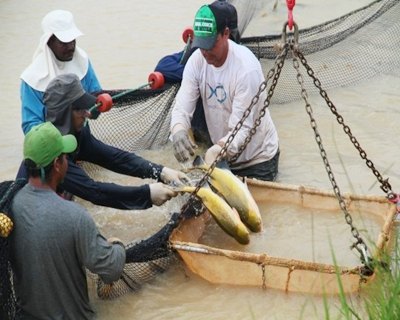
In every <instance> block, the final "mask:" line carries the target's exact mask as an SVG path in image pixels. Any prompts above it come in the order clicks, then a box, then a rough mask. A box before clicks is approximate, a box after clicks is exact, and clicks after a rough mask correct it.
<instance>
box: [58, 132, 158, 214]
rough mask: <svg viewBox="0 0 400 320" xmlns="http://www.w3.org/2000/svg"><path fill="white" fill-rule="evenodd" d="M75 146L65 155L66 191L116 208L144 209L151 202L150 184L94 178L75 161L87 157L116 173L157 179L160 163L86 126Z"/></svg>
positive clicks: (150, 204) (63, 186)
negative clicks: (123, 183) (102, 138)
mask: <svg viewBox="0 0 400 320" xmlns="http://www.w3.org/2000/svg"><path fill="white" fill-rule="evenodd" d="M76 138H77V140H78V149H77V152H75V153H74V154H73V155H71V156H70V157H69V158H68V171H67V174H66V176H65V178H64V181H63V183H62V184H61V187H62V188H63V189H65V190H66V191H68V192H69V193H71V194H73V195H76V196H78V197H80V198H82V199H85V200H87V201H90V202H92V203H94V204H97V205H101V206H106V207H112V208H117V209H127V210H130V209H147V208H150V207H151V206H152V201H151V197H150V187H149V185H148V184H144V185H141V186H121V185H118V184H115V183H108V182H100V181H95V180H93V179H92V178H90V177H89V175H88V174H87V173H86V172H85V171H84V170H83V169H82V168H81V167H80V166H79V165H78V164H76V162H77V161H87V162H90V163H94V164H96V165H99V166H101V167H103V168H106V169H108V170H111V171H113V172H116V173H120V174H125V175H129V176H133V177H138V178H143V179H145V178H152V179H156V180H158V181H159V180H160V174H161V171H162V169H163V166H161V165H158V164H155V163H153V162H150V161H147V160H145V159H143V158H142V157H140V156H138V155H136V154H134V153H132V152H127V151H124V150H121V149H118V148H115V147H113V146H110V145H107V144H105V143H103V142H101V141H99V140H98V139H96V138H95V137H94V136H93V135H92V134H91V132H90V128H89V127H88V126H86V127H84V128H83V129H82V131H81V132H80V134H79V135H76Z"/></svg>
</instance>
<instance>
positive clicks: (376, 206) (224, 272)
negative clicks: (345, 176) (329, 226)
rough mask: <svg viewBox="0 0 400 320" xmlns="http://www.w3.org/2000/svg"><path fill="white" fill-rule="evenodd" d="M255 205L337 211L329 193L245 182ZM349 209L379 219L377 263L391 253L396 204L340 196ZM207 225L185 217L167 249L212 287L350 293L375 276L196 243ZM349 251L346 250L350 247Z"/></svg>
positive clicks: (202, 220)
mask: <svg viewBox="0 0 400 320" xmlns="http://www.w3.org/2000/svg"><path fill="white" fill-rule="evenodd" d="M246 183H247V185H248V187H249V190H250V192H251V194H252V195H253V197H254V199H255V201H256V203H257V204H258V205H260V204H265V203H268V202H274V203H275V202H276V203H281V204H284V205H288V204H294V205H298V206H301V207H304V208H313V209H316V208H318V209H323V210H337V211H339V210H340V207H339V205H338V202H337V199H336V197H335V194H334V193H333V192H329V191H324V190H318V189H314V188H310V187H305V186H295V185H287V184H281V183H276V182H266V181H258V180H254V179H246ZM343 198H344V199H345V201H346V203H347V207H348V208H349V210H350V211H354V210H358V211H360V212H361V214H363V211H367V212H368V214H370V213H373V214H374V215H376V216H377V217H379V218H380V220H381V221H382V226H381V227H382V229H381V231H380V233H379V236H378V238H377V239H376V241H375V243H374V248H373V254H372V256H373V259H374V260H377V261H379V260H380V259H381V258H383V257H384V255H385V254H386V253H387V252H388V250H389V249H390V244H391V240H392V239H393V238H394V237H393V228H392V225H393V219H394V217H395V215H396V214H397V211H396V205H394V204H393V203H391V202H389V201H388V200H387V199H386V198H385V197H383V196H381V197H380V196H367V195H356V194H345V195H343ZM209 221H210V215H209V213H205V214H203V215H202V216H200V217H195V218H191V219H185V220H184V221H183V222H182V223H181V224H180V225H179V227H178V228H176V229H175V230H174V232H173V233H172V235H171V238H170V241H171V246H172V247H173V248H174V249H176V250H177V252H178V253H179V255H180V256H181V258H182V260H183V261H184V264H185V266H186V267H187V269H188V270H189V271H190V272H191V273H193V274H196V275H198V276H200V277H201V278H203V279H205V280H207V281H208V282H211V283H217V284H229V285H242V286H258V287H263V288H273V289H278V290H283V291H285V292H302V293H311V294H317V295H318V294H326V293H327V294H340V293H341V292H344V293H353V292H357V291H359V290H360V289H361V286H362V285H363V284H367V283H369V282H371V281H372V280H373V279H374V278H375V273H373V274H371V275H367V276H366V275H364V274H363V268H364V266H363V265H362V264H361V262H360V265H358V266H337V265H333V264H326V263H318V262H312V261H303V260H296V259H287V258H283V257H274V256H269V255H268V254H267V253H264V252H260V253H248V252H243V251H234V250H226V249H223V248H219V247H211V246H208V245H204V244H200V243H199V242H200V238H201V236H202V234H203V233H204V231H205V229H206V228H207V224H208V222H209ZM349 250H350V249H349Z"/></svg>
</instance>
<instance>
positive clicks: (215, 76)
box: [171, 40, 279, 168]
mask: <svg viewBox="0 0 400 320" xmlns="http://www.w3.org/2000/svg"><path fill="white" fill-rule="evenodd" d="M263 81H264V75H263V72H262V69H261V65H260V63H259V61H258V60H257V58H256V57H255V56H254V54H253V53H252V52H251V51H250V50H249V49H248V48H247V47H245V46H242V45H238V44H236V43H235V42H233V41H231V40H229V51H228V56H227V58H226V60H225V62H224V64H223V65H222V66H221V67H214V66H213V65H210V64H208V63H207V62H206V60H205V59H204V57H203V55H202V54H201V51H200V50H196V51H195V52H194V53H193V54H192V56H191V57H190V58H189V60H188V61H187V63H186V66H185V70H184V72H183V79H182V85H181V88H180V89H179V92H178V94H177V96H176V101H175V104H174V108H173V110H172V117H171V130H172V129H173V128H174V126H175V125H177V124H181V125H182V126H183V127H184V128H185V129H189V128H190V121H191V119H192V116H193V113H194V110H195V107H196V102H197V100H198V98H199V97H201V99H202V101H203V106H204V113H205V118H206V122H207V126H208V130H209V134H210V137H211V140H212V142H213V143H214V144H216V143H224V142H226V141H227V139H228V137H229V136H230V134H231V133H232V131H233V129H234V128H235V126H236V124H237V123H238V122H239V121H240V119H241V118H242V116H243V113H244V111H245V110H246V109H247V108H248V106H249V105H250V104H251V101H252V99H253V98H254V96H255V95H256V94H257V92H258V90H259V87H260V85H261V83H262V82H263ZM265 99H266V92H265V90H264V91H263V92H262V93H261V95H260V99H259V100H258V103H257V104H256V105H255V106H253V110H252V112H251V113H250V115H249V116H248V117H247V119H246V120H245V122H244V123H243V126H242V127H241V129H240V130H239V132H238V133H237V134H236V136H235V139H234V140H233V141H232V143H231V145H230V146H229V148H228V156H233V155H234V154H236V153H237V152H238V150H239V148H240V146H241V145H242V144H243V143H244V141H245V139H246V137H247V136H249V133H250V132H249V131H250V130H251V128H252V127H253V123H254V121H255V120H256V119H257V118H258V116H259V111H260V110H261V108H262V107H263V105H264V101H265ZM278 142H279V141H278V134H277V131H276V128H275V125H274V123H273V121H272V119H271V116H270V113H269V111H268V109H267V110H266V112H265V115H264V117H263V118H262V120H261V124H260V125H259V126H258V127H257V131H256V133H255V135H254V136H253V137H252V139H251V141H250V143H249V144H248V145H247V147H246V149H245V150H244V151H243V153H242V154H241V155H240V157H239V158H238V159H237V161H236V162H235V163H234V164H233V166H234V167H235V168H242V167H248V166H250V165H254V164H257V163H260V162H264V161H267V160H270V159H271V158H272V157H273V156H274V155H275V154H276V152H277V150H278Z"/></svg>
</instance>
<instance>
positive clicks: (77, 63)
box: [20, 10, 101, 134]
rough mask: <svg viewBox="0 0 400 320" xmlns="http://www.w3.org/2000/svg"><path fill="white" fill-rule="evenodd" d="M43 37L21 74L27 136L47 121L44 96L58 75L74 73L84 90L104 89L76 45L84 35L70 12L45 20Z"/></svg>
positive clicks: (82, 51)
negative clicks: (29, 62)
mask: <svg viewBox="0 0 400 320" xmlns="http://www.w3.org/2000/svg"><path fill="white" fill-rule="evenodd" d="M42 29H43V35H42V36H41V38H40V43H39V46H38V48H37V49H36V51H35V53H34V55H33V60H32V63H31V64H30V65H29V66H28V67H27V68H26V69H25V71H24V72H23V73H22V75H21V87H20V95H21V103H22V109H21V111H22V130H23V132H24V134H26V133H27V132H28V131H29V130H30V129H31V128H32V127H33V126H34V125H37V124H39V123H41V122H43V121H44V120H45V109H44V104H43V93H44V90H45V89H46V87H47V85H48V84H49V82H50V81H51V80H52V79H53V78H54V77H55V76H57V75H60V74H65V73H74V74H76V75H77V76H78V78H79V80H80V81H81V83H82V86H83V88H84V89H85V91H87V92H90V93H95V92H99V91H101V86H100V84H99V81H98V79H97V77H96V74H95V72H94V70H93V67H92V64H91V62H90V60H89V58H88V55H87V53H86V52H85V51H84V50H82V49H81V48H80V47H78V46H76V39H77V38H78V37H80V36H81V35H83V33H82V32H81V31H80V30H79V29H78V28H77V26H76V25H75V22H74V17H73V15H72V13H71V12H69V11H65V10H54V11H51V12H49V13H48V14H47V15H46V16H45V17H44V18H43V20H42Z"/></svg>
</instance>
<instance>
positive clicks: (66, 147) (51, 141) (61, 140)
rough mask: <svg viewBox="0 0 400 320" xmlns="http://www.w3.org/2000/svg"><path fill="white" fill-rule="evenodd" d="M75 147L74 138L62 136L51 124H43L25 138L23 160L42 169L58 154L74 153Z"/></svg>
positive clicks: (35, 127)
mask: <svg viewBox="0 0 400 320" xmlns="http://www.w3.org/2000/svg"><path fill="white" fill-rule="evenodd" d="M77 145H78V143H77V141H76V138H75V136H73V135H72V134H67V135H65V136H62V135H61V133H60V131H58V129H57V128H56V127H55V126H54V125H53V124H52V123H51V122H45V123H42V124H39V125H37V126H34V127H33V128H32V129H31V130H30V131H29V132H28V133H27V135H26V136H25V140H24V159H30V160H32V161H33V162H34V163H36V168H44V167H46V166H48V165H49V164H50V163H51V162H52V161H53V160H54V159H55V158H57V157H58V156H59V155H60V154H62V153H71V152H73V151H75V149H76V147H77Z"/></svg>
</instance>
